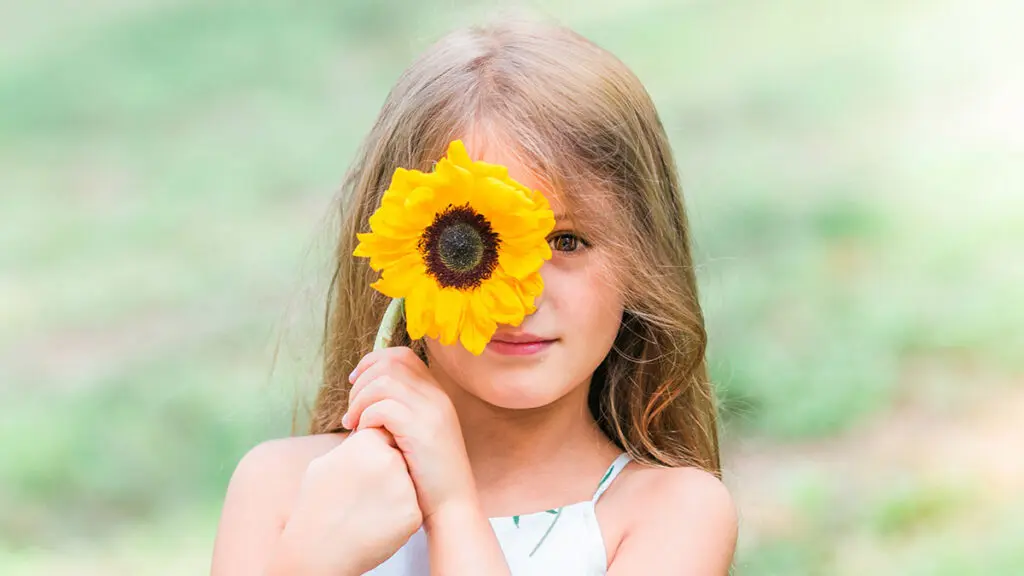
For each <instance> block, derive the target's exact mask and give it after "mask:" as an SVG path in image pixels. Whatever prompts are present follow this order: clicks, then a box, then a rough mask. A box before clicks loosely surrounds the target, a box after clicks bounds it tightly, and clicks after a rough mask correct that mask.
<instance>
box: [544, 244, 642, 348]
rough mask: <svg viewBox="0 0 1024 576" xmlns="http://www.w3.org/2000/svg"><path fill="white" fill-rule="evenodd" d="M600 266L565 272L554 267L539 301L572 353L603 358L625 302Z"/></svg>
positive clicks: (617, 284) (589, 265) (546, 280)
mask: <svg viewBox="0 0 1024 576" xmlns="http://www.w3.org/2000/svg"><path fill="white" fill-rule="evenodd" d="M601 264H602V263H601V262H600V261H596V262H595V261H592V262H589V263H587V264H586V265H583V264H581V265H578V266H574V267H572V268H566V269H558V268H557V267H554V268H553V269H551V270H550V271H549V273H548V274H547V275H546V276H545V281H544V282H545V293H544V295H543V296H542V298H544V299H545V302H544V303H543V305H547V306H549V307H550V308H551V310H550V311H551V313H552V315H553V316H554V320H555V323H556V324H557V325H558V327H559V332H560V333H561V334H562V335H563V336H564V337H565V338H566V340H567V342H568V343H570V345H571V347H572V348H573V350H574V351H575V352H577V353H578V352H580V350H579V349H580V348H586V349H587V350H586V353H587V354H589V353H590V352H593V353H594V354H597V355H598V356H600V358H604V355H605V354H606V353H607V351H608V350H610V349H611V346H612V343H613V342H614V341H615V336H616V334H617V333H618V331H619V326H620V325H621V323H622V314H623V307H624V303H623V297H622V290H621V288H620V285H619V283H618V282H617V281H616V280H615V278H614V275H613V274H612V273H611V272H610V270H609V268H608V267H607V266H602V265H601ZM600 358H599V360H598V362H599V361H600Z"/></svg>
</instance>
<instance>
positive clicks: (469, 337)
mask: <svg viewBox="0 0 1024 576" xmlns="http://www.w3.org/2000/svg"><path fill="white" fill-rule="evenodd" d="M467 302H468V306H467V308H466V314H465V318H464V320H463V323H462V333H461V334H460V335H459V340H460V341H461V342H462V345H463V347H465V348H466V350H469V351H470V352H472V353H473V354H476V355H479V354H480V353H482V352H483V351H484V348H485V347H486V346H487V342H489V341H490V340H491V337H492V336H494V332H495V330H497V328H498V326H497V324H496V323H495V321H494V320H493V319H492V318H491V314H490V311H489V310H488V309H487V305H486V304H485V302H484V297H483V294H482V293H481V291H480V290H479V289H478V290H474V291H473V292H472V293H470V294H469V295H468V298H467Z"/></svg>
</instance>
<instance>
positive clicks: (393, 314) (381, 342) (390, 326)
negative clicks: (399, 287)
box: [373, 298, 405, 351]
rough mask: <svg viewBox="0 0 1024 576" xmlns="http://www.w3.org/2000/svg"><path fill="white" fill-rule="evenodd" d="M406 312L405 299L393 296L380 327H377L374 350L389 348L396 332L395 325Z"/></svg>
mask: <svg viewBox="0 0 1024 576" xmlns="http://www.w3.org/2000/svg"><path fill="white" fill-rule="evenodd" d="M404 314H405V299H404V298H393V299H392V300H391V302H390V303H389V304H388V308H387V310H385V311H384V318H383V319H382V320H381V321H380V328H378V329H377V338H376V340H374V342H373V349H374V351H376V350H380V349H381V348H387V347H388V346H389V345H390V343H391V339H392V338H393V337H394V334H395V327H396V326H397V325H398V320H399V318H401V317H402V316H403V315H404Z"/></svg>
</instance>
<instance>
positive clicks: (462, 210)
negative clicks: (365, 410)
mask: <svg viewBox="0 0 1024 576" xmlns="http://www.w3.org/2000/svg"><path fill="white" fill-rule="evenodd" d="M554 226H555V217H554V214H553V213H552V211H551V206H550V204H548V201H547V199H546V198H544V195H543V194H541V193H540V192H539V191H536V190H531V189H529V188H527V187H525V186H523V185H522V184H520V183H519V182H516V181H515V180H513V179H512V178H510V177H509V175H508V169H507V168H505V167H504V166H499V165H496V164H488V163H486V162H474V161H473V160H470V158H469V155H468V154H467V153H466V147H465V146H464V145H463V144H462V141H460V140H455V141H454V142H452V143H451V144H450V145H449V146H448V154H447V156H445V157H444V158H442V159H441V160H439V161H438V162H437V165H436V167H435V168H434V171H433V172H429V173H424V172H420V171H418V170H406V169H404V168H398V169H397V170H395V174H394V176H393V177H392V178H391V185H390V187H389V188H388V189H387V191H385V192H384V196H383V198H382V199H381V205H380V207H379V208H378V209H377V211H376V212H374V214H373V216H371V217H370V229H371V230H372V231H371V232H369V233H366V234H358V235H357V236H358V238H359V245H358V246H357V247H356V249H355V252H353V254H354V255H355V256H362V257H366V258H369V259H370V267H372V268H373V269H374V270H377V271H380V272H381V277H380V279H379V280H377V281H376V282H374V283H373V284H371V286H372V287H373V288H375V289H376V290H377V291H379V292H381V293H382V294H384V295H386V296H390V297H392V298H396V299H398V298H402V299H404V304H405V314H406V325H407V328H408V331H409V336H410V337H411V338H412V339H413V340H416V339H419V338H422V337H423V336H424V335H428V336H430V337H431V338H437V339H439V340H440V341H441V343H442V344H445V345H450V344H454V343H455V341H456V340H459V341H461V342H462V345H463V346H464V347H465V348H466V349H467V350H469V351H470V352H472V353H473V354H480V353H482V352H483V350H484V347H485V346H486V345H487V342H488V341H490V339H491V336H493V335H494V331H495V330H496V328H497V324H498V323H502V324H509V325H512V326H518V325H519V324H521V323H522V321H523V318H524V317H525V316H526V315H527V314H532V313H533V312H534V311H535V310H536V307H535V306H534V299H535V298H536V297H537V296H539V295H540V293H541V291H542V290H543V289H544V282H543V280H541V277H540V272H539V270H540V267H541V265H542V264H543V263H544V261H545V260H548V259H550V258H551V248H550V247H549V246H548V242H547V236H548V234H550V233H551V230H552V229H553V228H554Z"/></svg>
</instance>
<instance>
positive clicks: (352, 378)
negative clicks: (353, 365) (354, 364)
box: [348, 370, 356, 382]
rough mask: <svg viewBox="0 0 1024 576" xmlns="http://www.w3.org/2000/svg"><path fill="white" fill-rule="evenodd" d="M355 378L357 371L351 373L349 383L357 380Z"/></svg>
mask: <svg viewBox="0 0 1024 576" xmlns="http://www.w3.org/2000/svg"><path fill="white" fill-rule="evenodd" d="M355 377H356V371H355V370H353V371H351V372H349V373H348V381H349V382H351V381H352V380H354V379H355Z"/></svg>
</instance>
